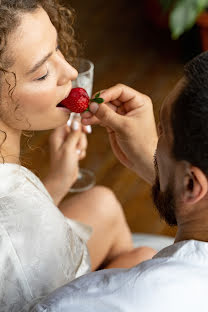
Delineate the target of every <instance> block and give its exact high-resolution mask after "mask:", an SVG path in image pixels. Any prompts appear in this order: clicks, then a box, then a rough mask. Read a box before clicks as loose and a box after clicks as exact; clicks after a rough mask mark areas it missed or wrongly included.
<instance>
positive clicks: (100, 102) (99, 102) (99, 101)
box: [93, 98, 104, 104]
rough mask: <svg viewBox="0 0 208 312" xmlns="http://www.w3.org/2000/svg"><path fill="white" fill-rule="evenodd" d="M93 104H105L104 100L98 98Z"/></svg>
mask: <svg viewBox="0 0 208 312" xmlns="http://www.w3.org/2000/svg"><path fill="white" fill-rule="evenodd" d="M93 102H96V103H98V104H102V103H103V102H104V100H103V99H102V98H96V99H93Z"/></svg>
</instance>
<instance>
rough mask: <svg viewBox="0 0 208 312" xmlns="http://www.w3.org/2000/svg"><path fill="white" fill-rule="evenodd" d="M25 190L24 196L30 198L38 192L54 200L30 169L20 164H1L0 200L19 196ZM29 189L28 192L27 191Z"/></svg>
mask: <svg viewBox="0 0 208 312" xmlns="http://www.w3.org/2000/svg"><path fill="white" fill-rule="evenodd" d="M23 188H24V192H23V195H24V194H25V195H26V194H27V195H29V196H30V198H31V195H32V194H33V193H34V191H36V192H35V193H36V196H37V195H38V193H42V194H44V195H45V196H47V197H48V199H49V200H50V201H52V198H51V196H50V194H49V193H48V191H47V190H46V188H45V186H44V185H43V183H42V182H41V181H40V179H39V178H38V177H37V176H36V175H35V174H34V173H33V172H32V171H30V170H29V169H27V168H26V167H23V166H21V165H18V164H12V163H5V164H0V200H1V198H4V197H11V196H12V195H14V194H16V195H17V194H18V193H19V192H21V191H22V190H23ZM26 189H27V190H26Z"/></svg>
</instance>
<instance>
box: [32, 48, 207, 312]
mask: <svg viewBox="0 0 208 312" xmlns="http://www.w3.org/2000/svg"><path fill="white" fill-rule="evenodd" d="M101 96H102V97H103V98H104V100H105V103H104V104H101V105H100V106H99V107H98V106H97V104H96V103H91V105H90V111H91V113H89V112H86V113H84V114H83V115H82V123H83V124H95V123H102V125H104V126H105V127H106V128H107V130H108V133H109V137H110V142H111V145H112V148H113V151H114V153H115V155H116V156H117V158H118V159H119V160H120V161H121V162H122V163H123V164H124V165H125V166H127V167H128V168H129V169H131V170H134V171H135V172H136V173H137V174H138V175H140V176H141V177H142V178H144V179H145V180H146V181H148V182H149V183H151V184H152V183H153V181H155V182H154V185H153V187H152V194H153V200H154V203H155V205H156V207H157V209H158V211H159V213H160V215H161V217H162V218H164V219H165V220H166V222H167V223H168V224H170V225H178V231H177V235H176V239H175V243H174V244H173V245H171V246H169V247H167V248H165V249H163V250H162V251H160V252H159V253H158V254H156V255H155V256H154V257H153V258H152V259H151V260H148V261H144V262H142V263H140V264H138V265H137V266H136V267H134V268H132V269H110V270H104V271H98V272H94V273H90V274H88V275H85V276H83V277H81V278H79V279H77V280H75V281H73V282H71V283H69V284H67V285H66V286H64V287H63V288H60V289H59V290H57V291H56V292H54V293H53V294H51V295H50V296H49V297H48V298H47V299H46V300H45V301H44V302H43V303H40V304H39V305H38V306H37V307H36V308H35V310H34V311H45V312H49V311H50V312H53V311H60V312H66V311H73V312H78V311H79V312H89V311H93V312H94V311H96V312H107V311H108V312H109V311H110V312H117V311H119V312H136V311H137V312H138V311H141V312H152V311H160V312H162V311H169V312H170V311H171V312H175V311H183V312H186V311H189V312H190V311H196V310H198V311H200V312H203V311H208V304H207V294H208V243H207V242H208V52H206V53H203V54H201V55H199V56H198V57H196V58H195V59H193V60H192V61H191V62H190V63H189V64H188V65H186V66H185V70H184V77H183V78H182V79H181V80H180V81H179V82H178V84H177V85H176V87H175V88H174V90H173V91H172V92H171V94H170V95H169V96H168V97H167V99H166V100H165V102H164V103H163V105H162V107H161V110H160V122H159V125H158V134H159V138H158V137H157V133H156V129H155V120H154V115H153V109H152V103H151V101H150V99H149V98H148V97H147V96H145V95H143V94H141V93H139V92H136V91H135V90H133V89H131V88H129V87H126V86H124V85H120V84H119V85H116V86H114V87H112V88H110V89H108V90H105V91H103V92H102V93H101ZM155 149H156V153H155V157H154V160H155V161H154V163H155V166H153V161H152V159H153V154H154V150H155ZM154 167H155V169H154Z"/></svg>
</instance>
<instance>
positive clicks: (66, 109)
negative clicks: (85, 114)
mask: <svg viewBox="0 0 208 312" xmlns="http://www.w3.org/2000/svg"><path fill="white" fill-rule="evenodd" d="M57 108H58V109H60V110H62V111H64V112H66V113H71V111H70V110H69V109H68V108H66V107H63V106H62V107H61V106H57Z"/></svg>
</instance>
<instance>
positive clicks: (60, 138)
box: [49, 125, 70, 152]
mask: <svg viewBox="0 0 208 312" xmlns="http://www.w3.org/2000/svg"><path fill="white" fill-rule="evenodd" d="M69 132H70V129H69V127H68V126H67V125H64V126H61V127H58V128H56V129H55V130H54V131H53V132H52V134H51V135H50V137H49V143H50V149H51V151H52V152H56V151H58V150H59V149H60V148H61V147H62V145H63V143H64V142H65V139H66V137H67V136H68V134H69Z"/></svg>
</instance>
